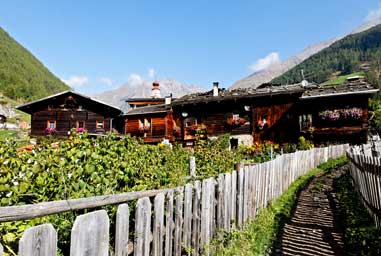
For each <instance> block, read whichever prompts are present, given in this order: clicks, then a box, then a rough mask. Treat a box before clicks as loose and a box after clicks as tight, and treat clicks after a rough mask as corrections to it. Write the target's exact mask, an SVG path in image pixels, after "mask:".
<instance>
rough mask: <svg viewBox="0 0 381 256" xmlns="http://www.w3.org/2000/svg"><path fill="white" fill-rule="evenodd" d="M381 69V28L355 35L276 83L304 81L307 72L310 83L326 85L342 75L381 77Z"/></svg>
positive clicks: (298, 67)
mask: <svg viewBox="0 0 381 256" xmlns="http://www.w3.org/2000/svg"><path fill="white" fill-rule="evenodd" d="M380 67H381V25H377V26H374V27H372V28H370V29H368V30H366V31H363V32H360V33H357V34H351V35H349V36H346V37H344V38H343V39H341V40H338V41H336V42H335V43H333V44H332V45H331V46H329V47H328V48H326V49H324V50H322V51H320V52H319V53H317V54H315V55H313V56H311V57H310V58H308V59H306V60H305V61H303V62H302V63H300V64H299V65H297V66H295V67H294V68H292V69H290V70H289V71H287V72H286V73H284V74H283V75H281V76H279V77H277V78H275V79H273V80H272V81H271V83H274V84H290V83H297V82H300V81H302V79H303V78H302V75H301V72H300V71H301V70H302V69H303V71H304V74H305V77H306V79H307V80H308V81H311V82H316V83H322V82H324V81H327V80H329V79H331V78H332V77H335V76H339V75H347V74H351V73H353V72H358V71H362V70H365V71H367V75H375V76H379V71H380Z"/></svg>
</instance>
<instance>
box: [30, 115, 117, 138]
mask: <svg viewBox="0 0 381 256" xmlns="http://www.w3.org/2000/svg"><path fill="white" fill-rule="evenodd" d="M110 120H111V118H105V117H104V116H102V115H99V114H97V113H94V112H91V111H87V110H81V111H78V110H77V111H71V110H66V111H65V110H42V111H38V112H35V113H33V115H32V118H31V135H32V136H44V135H45V129H46V128H47V124H48V121H56V135H58V136H66V135H67V134H68V131H69V130H70V129H71V128H75V127H76V122H77V121H84V122H85V129H86V130H87V131H88V132H89V133H105V132H108V131H110ZM97 121H99V122H104V128H103V129H96V122H97Z"/></svg>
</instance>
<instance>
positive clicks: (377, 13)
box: [365, 7, 381, 22]
mask: <svg viewBox="0 0 381 256" xmlns="http://www.w3.org/2000/svg"><path fill="white" fill-rule="evenodd" d="M376 20H381V7H379V8H378V9H376V10H372V11H370V12H369V13H368V15H367V16H366V18H365V21H367V22H369V21H376Z"/></svg>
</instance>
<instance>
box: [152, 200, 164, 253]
mask: <svg viewBox="0 0 381 256" xmlns="http://www.w3.org/2000/svg"><path fill="white" fill-rule="evenodd" d="M164 200H165V194H164V193H160V194H158V195H157V196H156V197H155V202H154V221H153V241H152V243H153V244H152V255H154V256H160V255H163V237H164V233H165V229H164Z"/></svg>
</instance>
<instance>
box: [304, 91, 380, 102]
mask: <svg viewBox="0 0 381 256" xmlns="http://www.w3.org/2000/svg"><path fill="white" fill-rule="evenodd" d="M378 91H379V89H372V90H366V91H354V92H338V93H329V94H321V95H308V96H302V97H300V99H301V100H308V99H315V98H322V97H334V96H345V95H354V94H374V93H377V92H378Z"/></svg>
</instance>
